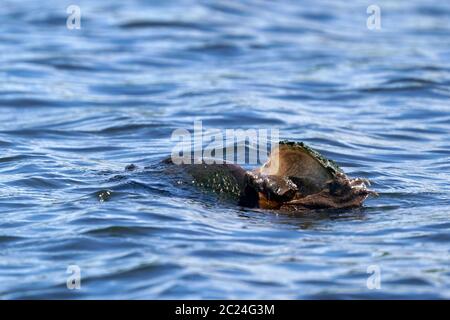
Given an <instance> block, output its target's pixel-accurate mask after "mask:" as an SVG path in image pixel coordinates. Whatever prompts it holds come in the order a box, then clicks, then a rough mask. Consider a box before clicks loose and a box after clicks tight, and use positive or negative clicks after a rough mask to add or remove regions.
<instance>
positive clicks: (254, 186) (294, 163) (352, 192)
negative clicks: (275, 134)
mask: <svg viewBox="0 0 450 320" xmlns="http://www.w3.org/2000/svg"><path fill="white" fill-rule="evenodd" d="M164 162H165V163H167V164H173V162H172V161H171V160H170V158H168V159H165V160H164ZM173 165H174V166H176V167H180V168H182V171H184V172H186V173H187V174H188V176H189V179H191V181H192V183H193V184H194V185H196V186H198V187H200V188H202V189H206V190H210V191H212V192H215V193H217V194H219V195H221V196H223V197H225V198H227V199H230V200H233V201H235V202H236V203H237V204H238V205H240V206H243V207H250V208H261V209H272V210H280V211H286V212H304V211H308V210H312V209H344V208H354V207H360V206H362V204H363V202H364V200H366V198H367V197H368V196H369V195H376V192H374V191H372V190H369V189H368V186H370V183H369V181H368V180H367V179H362V178H355V179H351V178H349V177H348V176H347V175H346V174H345V173H344V171H343V170H342V169H341V168H340V167H339V166H338V164H337V163H336V162H334V161H332V160H329V159H327V158H326V157H324V156H323V155H321V154H320V153H319V152H318V151H316V150H314V149H313V148H311V147H309V146H308V145H306V144H305V143H303V142H296V141H288V140H284V141H280V142H279V143H278V146H277V147H276V148H274V150H272V152H271V154H270V155H269V157H268V159H267V161H266V162H265V163H264V164H263V165H262V166H261V167H259V168H256V169H254V170H250V171H247V170H245V169H244V168H242V167H240V166H239V165H236V164H233V163H220V164H207V163H205V162H201V163H198V164H179V165H175V164H173Z"/></svg>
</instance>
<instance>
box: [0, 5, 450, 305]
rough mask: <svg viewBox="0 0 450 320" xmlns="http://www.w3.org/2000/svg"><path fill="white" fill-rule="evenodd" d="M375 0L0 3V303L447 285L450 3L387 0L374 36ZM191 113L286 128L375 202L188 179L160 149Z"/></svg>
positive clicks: (415, 293)
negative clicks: (305, 209) (349, 202)
mask: <svg viewBox="0 0 450 320" xmlns="http://www.w3.org/2000/svg"><path fill="white" fill-rule="evenodd" d="M71 4H77V5H79V6H80V8H81V14H82V16H81V29H80V30H76V29H75V30H69V29H67V28H66V18H67V16H68V14H67V13H66V8H67V6H69V5H71ZM370 4H372V2H368V1H312V0H308V1H262V0H245V1H225V0H224V1H217V0H215V1H213V0H211V1H194V0H177V1H138V0H135V1H119V0H109V1H95V2H94V1H79V0H77V1H72V0H71V1H56V0H53V1H15V0H2V2H1V4H0V81H1V82H0V111H1V113H0V150H1V153H0V298H2V299H22V298H63V299H92V298H108V299H110V298H112V299H116V298H125V299H143V298H146V299H185V298H226V299H228V298H287V299H291V298H292V299H297V298H302V299H304V298H306V299H316V298H339V299H346V298H388V299H390V298H446V299H449V298H450V261H449V243H450V221H449V214H450V187H449V180H450V102H449V101H450V100H449V99H450V59H449V58H450V37H449V34H450V3H448V2H445V1H441V2H434V3H433V4H431V3H430V2H428V1H418V0H413V1H408V2H394V1H386V0H379V1H376V4H377V5H379V6H380V8H381V30H378V31H376V30H369V29H368V28H367V26H366V19H367V17H368V14H367V13H366V9H367V6H368V5H370ZM194 120H202V121H203V126H204V127H205V128H206V129H207V128H220V129H225V128H232V129H233V128H234V129H237V128H242V129H258V128H278V129H279V130H280V135H281V137H282V138H287V139H290V140H298V141H305V142H307V143H308V144H310V145H311V146H313V147H315V148H316V149H318V150H320V151H321V152H323V153H324V154H325V155H326V156H328V157H330V158H332V159H334V160H336V161H337V162H338V163H339V164H340V165H341V166H342V167H343V169H344V170H345V171H346V172H347V173H348V174H349V175H350V176H352V177H364V178H368V179H370V180H371V181H372V188H373V189H374V190H376V191H377V192H378V193H379V197H377V198H370V199H369V200H368V201H367V202H366V203H365V206H364V207H363V208H360V209H354V210H344V211H341V212H326V211H325V212H315V213H311V214H307V215H302V216H299V215H297V216H292V215H286V214H277V213H276V212H269V211H263V210H253V209H244V208H240V207H238V206H236V205H235V204H232V203H226V202H221V201H217V199H216V198H215V197H214V196H212V195H209V194H205V193H203V192H199V191H198V190H189V188H187V189H186V188H179V187H178V186H177V184H176V183H174V181H173V179H171V177H170V176H168V175H167V174H164V172H163V171H162V170H161V168H160V166H159V161H160V160H161V159H163V158H165V157H166V156H168V155H169V154H170V152H171V149H172V147H173V142H171V140H170V137H171V134H172V131H173V130H175V129H176V128H188V129H189V128H192V125H193V121H194ZM131 163H133V164H135V165H137V166H138V170H135V171H126V170H125V169H124V168H125V167H126V166H127V165H129V164H131ZM106 191H109V192H110V195H109V196H105V194H106ZM101 199H103V200H105V201H100V200H101ZM70 265H77V266H79V268H80V270H81V289H80V290H69V289H67V287H66V280H67V277H68V276H70V274H69V273H67V268H68V266H70ZM369 266H375V268H378V269H379V270H380V273H379V276H380V277H379V279H380V284H381V288H380V289H369V288H368V286H367V280H368V278H369V277H370V276H371V273H367V269H368V267H369Z"/></svg>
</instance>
